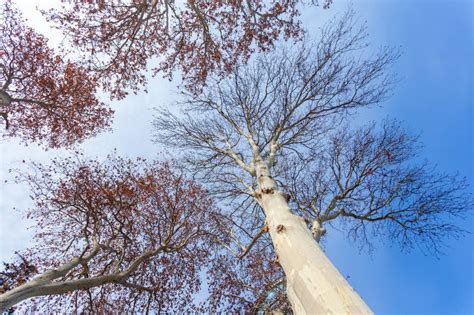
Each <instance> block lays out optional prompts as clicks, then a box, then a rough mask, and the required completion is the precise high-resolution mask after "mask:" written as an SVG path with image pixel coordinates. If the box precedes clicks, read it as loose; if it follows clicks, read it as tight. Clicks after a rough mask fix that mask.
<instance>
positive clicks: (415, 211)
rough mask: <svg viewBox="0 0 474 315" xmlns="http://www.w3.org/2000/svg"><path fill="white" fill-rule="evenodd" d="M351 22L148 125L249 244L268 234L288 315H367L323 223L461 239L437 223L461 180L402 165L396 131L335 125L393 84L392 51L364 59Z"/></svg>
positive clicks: (407, 154) (454, 209) (461, 208)
mask: <svg viewBox="0 0 474 315" xmlns="http://www.w3.org/2000/svg"><path fill="white" fill-rule="evenodd" d="M355 24H356V23H355V21H354V14H353V13H352V12H347V13H346V14H345V15H344V16H343V17H342V18H341V19H340V20H333V21H332V22H330V23H329V24H328V25H327V26H326V27H324V28H323V29H322V31H321V37H320V38H319V42H318V44H317V45H315V46H314V47H308V45H301V46H299V47H298V48H297V49H296V50H294V51H288V50H286V51H283V52H280V53H277V54H272V55H267V56H263V57H260V58H258V59H257V60H255V62H254V63H253V64H250V65H248V66H241V67H237V69H236V71H234V72H233V74H232V75H231V76H230V77H229V78H228V79H226V80H223V81H219V80H215V81H214V82H212V83H210V84H209V86H208V87H207V88H206V89H205V90H204V92H203V93H202V94H201V95H198V96H195V95H190V94H188V95H185V101H184V102H183V104H182V105H183V106H184V111H183V113H182V114H181V115H175V114H173V113H171V112H169V111H167V110H161V111H160V113H159V115H158V116H157V118H156V120H155V128H156V135H155V139H156V141H157V142H159V143H163V144H165V145H167V146H173V147H175V148H178V149H180V150H182V149H184V150H183V151H184V153H183V160H184V161H186V162H187V163H188V165H189V166H191V167H193V169H194V171H195V172H196V176H197V177H199V178H200V179H201V180H203V181H205V182H206V183H207V184H208V185H209V189H210V191H211V192H212V193H214V194H215V195H219V196H221V197H224V198H223V199H221V200H223V202H224V201H232V204H234V205H237V207H236V208H234V209H233V210H228V214H229V215H230V217H232V218H233V220H234V222H236V223H237V225H238V226H245V227H246V228H249V230H250V231H253V233H255V234H254V235H256V236H257V238H258V236H260V234H261V233H259V232H258V231H259V230H258V229H256V227H258V226H259V225H260V226H263V225H265V226H266V227H267V228H268V231H269V234H270V236H271V240H272V242H273V247H274V250H275V254H276V257H277V261H278V262H279V263H280V264H281V266H282V268H283V271H284V274H285V276H286V286H287V294H288V298H289V300H290V302H291V305H292V308H293V310H294V311H295V312H296V313H302V314H303V313H321V314H323V313H334V314H339V313H347V312H348V313H364V314H366V313H371V311H370V309H369V308H368V306H367V305H366V304H365V303H364V302H363V301H362V299H361V298H360V297H359V295H358V294H357V293H356V292H355V291H354V290H353V289H352V288H351V287H350V285H349V284H348V283H347V281H346V279H345V278H344V277H343V276H342V275H341V274H340V273H339V272H338V271H337V270H336V268H335V267H334V266H333V265H332V263H331V262H330V261H329V259H328V258H327V257H326V256H325V254H324V253H323V251H322V250H321V249H320V246H319V245H318V241H319V240H320V238H321V237H322V236H323V235H324V234H325V227H324V225H325V224H326V222H329V221H331V220H335V219H339V220H342V221H343V222H344V223H346V224H347V225H348V231H349V234H350V235H351V236H354V237H362V238H363V239H364V240H367V241H368V240H369V236H368V235H367V229H368V228H369V226H370V227H371V228H372V229H373V230H374V231H376V232H377V234H378V231H379V230H382V228H383V230H385V231H387V232H388V233H390V235H391V236H396V237H399V239H400V241H401V244H402V246H403V247H404V246H406V245H411V244H412V241H413V240H414V239H420V238H421V239H422V240H425V241H428V242H427V244H428V247H429V248H438V246H439V245H440V243H439V242H440V240H441V239H442V238H444V237H446V236H449V235H453V236H457V235H459V233H460V230H459V229H458V228H456V227H455V226H454V225H452V224H449V223H446V222H448V221H446V219H449V217H450V216H461V215H463V214H464V212H465V211H466V210H467V207H466V206H467V202H468V200H469V197H466V195H463V194H462V193H461V190H462V188H464V187H465V184H464V183H463V182H462V181H458V180H457V179H456V178H455V177H453V178H451V177H448V176H443V175H433V174H432V173H431V172H430V170H429V169H428V168H427V167H426V166H425V165H421V166H413V162H412V161H411V160H410V159H411V158H412V157H413V156H414V154H415V153H416V150H415V147H416V146H415V142H414V139H413V138H411V137H409V136H407V135H406V134H405V133H404V132H403V131H402V130H401V129H400V128H398V127H397V125H396V124H386V125H385V126H384V128H383V130H382V133H381V134H377V133H376V132H375V129H374V128H375V127H370V128H366V129H362V130H360V131H354V132H353V131H350V129H348V128H344V129H341V130H338V128H336V126H338V125H340V124H341V123H342V122H344V121H345V120H347V118H349V115H350V114H351V113H353V112H354V111H355V110H356V109H358V108H364V107H369V106H370V105H374V104H379V103H380V102H382V101H383V100H384V99H385V98H386V97H387V96H388V94H389V92H390V90H391V87H392V85H393V83H394V81H395V80H394V79H393V77H392V76H390V75H389V74H388V73H387V70H388V68H389V67H390V66H391V64H392V63H393V62H394V61H396V59H397V58H398V52H396V51H395V52H394V51H393V50H392V49H390V48H388V47H387V48H382V49H381V50H380V51H379V53H378V54H375V55H374V56H372V57H370V58H365V57H364V55H363V54H364V53H366V50H365V48H366V47H367V44H366V38H367V36H366V29H365V26H362V27H360V28H357V27H355ZM291 198H293V200H292V201H291V202H290V203H289V200H290V199H291ZM229 203H230V202H229ZM290 206H291V208H290ZM242 222H245V224H243V223H242ZM240 234H244V233H240ZM253 243H254V242H253V241H252V242H251V243H250V244H253ZM243 248H245V247H243ZM229 249H232V248H229ZM233 251H234V253H235V250H233ZM246 251H247V249H245V250H244V253H245V252H246ZM237 256H242V254H238V253H237Z"/></svg>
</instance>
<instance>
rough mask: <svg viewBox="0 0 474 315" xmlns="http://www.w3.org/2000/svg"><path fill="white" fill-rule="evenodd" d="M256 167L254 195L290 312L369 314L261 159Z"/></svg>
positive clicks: (370, 312)
mask: <svg viewBox="0 0 474 315" xmlns="http://www.w3.org/2000/svg"><path fill="white" fill-rule="evenodd" d="M256 171H257V178H258V190H257V199H258V202H259V203H260V205H261V206H262V208H263V210H264V212H265V215H266V221H267V224H268V227H269V232H270V235H271V238H272V241H273V244H274V246H275V251H276V254H277V257H278V260H279V263H280V264H281V266H282V267H283V270H284V271H285V275H286V283H287V290H288V298H289V300H290V301H291V303H292V306H293V310H294V312H295V313H296V314H372V311H371V310H370V309H369V307H368V306H367V305H366V304H365V302H364V301H363V300H362V299H361V298H360V296H359V295H358V294H357V292H355V291H354V289H353V288H352V287H351V286H350V285H349V283H348V282H347V281H346V279H345V278H344V277H343V276H342V275H341V274H340V273H339V271H338V270H337V269H336V268H335V267H334V265H333V264H332V263H331V261H330V260H329V259H328V258H327V257H326V255H325V254H324V252H323V251H322V250H321V248H320V246H319V244H318V243H316V242H315V241H314V239H313V235H312V234H311V231H310V230H309V229H308V227H307V225H306V223H305V221H304V220H303V219H302V218H301V217H299V216H296V215H294V214H293V213H292V212H291V210H290V208H289V206H288V202H287V199H286V198H285V197H284V195H283V194H282V193H281V192H280V191H278V188H277V186H276V183H275V181H274V180H273V179H272V177H271V175H270V173H269V170H268V167H267V166H266V164H265V162H263V161H262V160H260V161H259V162H258V163H257V165H256Z"/></svg>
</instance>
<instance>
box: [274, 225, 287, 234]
mask: <svg viewBox="0 0 474 315" xmlns="http://www.w3.org/2000/svg"><path fill="white" fill-rule="evenodd" d="M285 230H286V228H285V226H284V225H282V224H278V225H277V227H276V231H277V233H282V232H284V231H285Z"/></svg>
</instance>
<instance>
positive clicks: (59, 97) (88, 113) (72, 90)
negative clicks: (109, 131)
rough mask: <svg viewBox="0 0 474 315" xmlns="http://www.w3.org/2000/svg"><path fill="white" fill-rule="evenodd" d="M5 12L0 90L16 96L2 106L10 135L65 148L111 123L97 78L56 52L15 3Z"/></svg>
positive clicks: (1, 30) (0, 35) (0, 26)
mask: <svg viewBox="0 0 474 315" xmlns="http://www.w3.org/2000/svg"><path fill="white" fill-rule="evenodd" d="M1 10H2V12H1V15H0V19H1V23H0V52H1V53H0V92H3V93H7V94H8V95H9V96H10V98H11V103H10V104H9V105H6V104H3V105H1V109H0V112H1V114H2V116H3V117H4V118H5V120H7V119H8V129H7V130H6V131H5V135H6V136H17V137H20V138H21V139H22V140H23V141H24V142H31V141H35V142H40V143H43V144H45V145H47V146H50V147H62V146H69V145H71V144H73V143H75V142H77V141H81V140H83V139H85V138H88V137H91V136H94V135H96V134H97V133H98V132H99V131H100V130H102V129H104V128H105V127H107V126H108V125H109V124H110V119H111V116H112V113H113V112H112V111H111V110H110V109H108V108H107V107H105V106H104V104H103V103H101V102H99V100H98V99H97V98H96V97H95V95H94V93H95V92H96V88H97V83H96V80H95V79H93V78H91V77H90V76H89V75H88V73H87V71H86V70H85V69H84V68H82V67H80V66H78V65H76V64H74V63H72V62H70V61H68V60H65V59H63V58H62V57H60V56H58V55H56V54H55V52H54V51H53V49H51V48H49V47H48V45H47V40H46V39H45V38H44V37H43V36H42V35H40V34H38V33H36V32H35V31H34V30H33V29H32V28H30V27H28V26H26V25H25V23H24V20H23V18H22V16H21V14H20V12H19V11H17V10H16V9H14V8H13V7H12V5H11V3H10V1H6V2H5V3H4V4H3V5H2V8H1Z"/></svg>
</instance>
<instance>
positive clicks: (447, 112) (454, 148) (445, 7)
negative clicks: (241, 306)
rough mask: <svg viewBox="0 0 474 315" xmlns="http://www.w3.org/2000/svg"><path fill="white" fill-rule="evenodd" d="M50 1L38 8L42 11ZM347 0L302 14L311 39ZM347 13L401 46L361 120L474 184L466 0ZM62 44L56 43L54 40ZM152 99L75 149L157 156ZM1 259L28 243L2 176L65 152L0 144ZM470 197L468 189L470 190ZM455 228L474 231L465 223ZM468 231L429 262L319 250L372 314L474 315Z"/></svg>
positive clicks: (154, 84) (364, 6)
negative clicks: (382, 96) (379, 101)
mask: <svg viewBox="0 0 474 315" xmlns="http://www.w3.org/2000/svg"><path fill="white" fill-rule="evenodd" d="M17 2H18V4H19V5H20V6H21V9H22V10H24V12H25V14H26V16H27V17H28V18H29V20H30V22H31V24H33V25H35V26H37V27H38V28H39V29H40V31H42V32H43V33H47V34H50V35H51V34H54V33H51V31H50V30H48V28H47V26H46V25H45V23H44V21H43V20H42V19H41V17H40V16H39V15H38V14H37V13H35V12H34V6H33V5H32V4H31V2H30V1H17ZM49 3H50V1H38V4H39V5H40V6H43V5H44V6H48V5H49ZM348 5H349V2H347V1H342V0H335V3H334V5H333V6H332V8H331V9H329V10H321V9H311V10H307V11H305V14H304V16H303V19H304V23H305V26H306V27H307V29H308V31H309V32H310V33H313V32H317V30H318V27H319V26H320V25H321V24H322V23H323V22H324V21H325V20H327V19H328V18H330V17H331V16H333V14H334V13H337V12H343V11H344V10H345V9H346V8H347V7H348ZM352 7H353V9H354V10H355V11H356V13H357V14H358V15H359V17H360V19H361V20H366V21H367V24H368V28H369V33H370V39H371V42H372V43H373V45H374V47H377V46H378V45H392V46H396V47H397V46H401V49H402V52H403V55H402V57H401V58H400V60H399V62H398V63H397V65H396V67H395V71H396V72H397V74H398V75H399V76H400V77H401V78H402V80H401V82H400V84H399V85H398V86H397V88H396V89H395V91H394V96H393V97H392V98H391V99H390V100H388V101H387V102H385V103H384V104H383V105H384V106H383V107H382V108H377V109H374V110H371V111H368V112H364V113H361V115H359V116H358V119H359V120H363V121H364V120H374V119H383V118H385V117H387V116H388V117H390V118H397V119H399V120H401V121H403V123H404V125H405V126H406V127H408V128H409V129H410V130H411V131H413V132H415V133H418V132H421V141H422V142H423V143H424V144H425V147H424V149H423V152H422V155H423V156H424V157H426V158H427V159H429V160H430V161H431V162H432V163H434V164H437V165H438V166H439V169H440V170H444V171H449V172H456V171H459V172H460V173H461V174H463V175H465V176H467V177H468V179H469V181H470V183H472V185H474V174H473V163H472V160H473V158H474V151H473V135H474V134H473V119H474V117H473V94H472V93H473V92H472V90H473V72H474V69H473V57H474V51H473V50H474V49H473V20H472V14H473V5H472V1H470V0H453V1H439V0H429V1H428V0H418V1H408V0H397V1H388V0H377V1H376V0H371V1H368V0H366V1H354V2H353V3H352ZM55 38H59V37H55ZM53 44H55V43H54V42H53ZM149 90H150V93H149V94H139V95H137V96H134V95H132V96H130V97H128V98H127V99H126V100H124V101H123V102H121V103H120V104H113V105H114V109H115V110H116V111H117V114H116V118H115V122H114V127H113V129H114V130H113V133H107V134H102V135H100V136H99V137H97V138H95V139H91V140H89V141H86V142H85V143H84V144H82V145H81V146H80V148H81V149H83V150H84V152H86V153H87V154H89V155H91V156H98V157H104V156H105V155H106V154H107V153H109V152H110V151H111V150H112V149H113V148H117V150H118V152H119V153H120V154H122V155H128V156H139V155H141V156H145V157H149V158H153V157H155V156H157V155H159V152H160V148H158V147H157V146H156V145H154V144H152V143H151V141H150V137H149V135H151V119H152V114H153V112H152V108H153V107H154V106H159V105H166V104H170V103H171V102H172V100H173V98H174V95H175V91H176V90H175V84H174V83H169V82H167V81H166V80H162V79H159V78H158V79H155V80H152V81H151V82H150V88H149ZM0 152H1V156H0V161H1V163H0V178H1V179H2V184H1V186H0V212H1V214H0V216H1V218H2V220H0V239H1V242H0V260H7V259H8V258H9V257H11V256H12V254H13V251H14V250H18V249H22V248H25V247H26V246H28V245H30V244H31V241H30V238H31V231H28V230H27V225H28V222H27V221H25V220H24V219H22V218H21V215H20V213H18V212H15V211H12V210H11V209H12V208H13V207H17V208H20V209H21V208H25V207H27V206H28V205H29V204H30V202H29V201H28V193H27V191H26V190H25V189H20V188H19V187H18V186H15V185H12V184H10V183H7V184H4V183H3V179H9V174H8V171H7V170H8V169H9V168H11V167H15V166H18V165H19V161H21V160H23V159H34V160H40V161H44V162H47V161H48V160H49V159H50V158H51V157H53V156H57V155H62V154H65V151H63V150H49V151H47V152H45V151H43V150H42V149H40V148H37V147H36V146H34V145H30V146H28V147H24V146H21V145H19V144H18V143H17V142H16V141H15V140H8V141H3V142H2V143H0ZM471 190H472V189H471ZM459 223H460V225H462V226H463V227H464V228H466V229H468V230H470V231H471V232H474V228H473V221H472V216H471V217H470V218H469V219H468V220H466V221H460V222H459ZM472 244H473V237H472V234H471V235H468V236H467V237H466V238H464V239H461V240H459V241H455V242H451V243H449V245H450V248H448V249H446V251H445V255H444V256H441V257H440V258H439V259H436V258H435V257H432V256H425V255H424V254H423V253H421V252H419V251H416V250H414V251H413V252H411V253H409V254H404V253H401V252H400V250H399V248H397V247H390V245H389V243H386V244H383V243H379V244H378V246H377V248H376V250H375V251H374V252H373V254H372V255H367V253H365V252H362V253H359V251H358V248H357V246H355V245H354V244H351V243H350V242H348V241H346V240H345V238H344V237H343V235H341V234H338V233H333V234H332V235H330V236H329V239H328V240H327V242H326V252H327V254H328V256H329V257H330V258H331V259H332V261H333V262H334V264H335V265H336V266H337V267H338V268H339V269H340V271H341V273H342V274H344V275H349V276H350V278H349V281H350V282H351V284H352V285H353V286H354V287H355V289H356V290H357V291H358V292H359V293H360V294H361V296H362V297H363V298H364V299H365V300H366V302H367V303H368V304H369V306H370V307H371V308H372V309H373V310H374V311H375V313H376V314H473V313H474V308H473V301H474V293H473V281H474V280H473V268H474V262H473V245H472Z"/></svg>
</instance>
